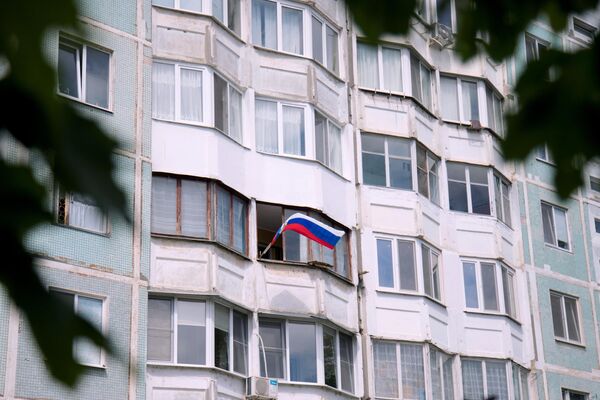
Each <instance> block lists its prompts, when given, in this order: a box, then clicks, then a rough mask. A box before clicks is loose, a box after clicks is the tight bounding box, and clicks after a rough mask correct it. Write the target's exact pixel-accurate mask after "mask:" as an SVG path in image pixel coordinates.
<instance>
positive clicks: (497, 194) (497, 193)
mask: <svg viewBox="0 0 600 400" xmlns="http://www.w3.org/2000/svg"><path fill="white" fill-rule="evenodd" d="M500 185H501V181H500V178H499V177H498V176H496V175H494V202H495V203H496V217H497V218H498V219H499V220H501V221H502V220H504V218H503V215H502V189H501V186H500Z"/></svg>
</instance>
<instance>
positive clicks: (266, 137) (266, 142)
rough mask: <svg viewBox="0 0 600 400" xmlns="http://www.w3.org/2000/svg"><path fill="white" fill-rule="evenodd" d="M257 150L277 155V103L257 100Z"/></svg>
mask: <svg viewBox="0 0 600 400" xmlns="http://www.w3.org/2000/svg"><path fill="white" fill-rule="evenodd" d="M255 118H256V121H255V122H256V125H255V130H256V149H257V150H258V151H264V152H266V153H274V154H275V153H277V152H278V151H279V150H278V144H277V142H278V139H277V103H275V102H273V101H265V100H256V103H255Z"/></svg>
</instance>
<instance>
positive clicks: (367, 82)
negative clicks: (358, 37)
mask: <svg viewBox="0 0 600 400" xmlns="http://www.w3.org/2000/svg"><path fill="white" fill-rule="evenodd" d="M356 51H357V56H356V62H357V65H358V84H359V86H362V87H365V88H371V89H377V88H378V87H379V69H378V67H377V47H376V46H371V45H368V44H365V43H360V42H358V43H357V44H356Z"/></svg>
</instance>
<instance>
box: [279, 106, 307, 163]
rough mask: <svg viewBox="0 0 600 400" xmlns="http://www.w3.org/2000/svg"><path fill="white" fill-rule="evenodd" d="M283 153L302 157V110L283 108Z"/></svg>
mask: <svg viewBox="0 0 600 400" xmlns="http://www.w3.org/2000/svg"><path fill="white" fill-rule="evenodd" d="M283 152H284V153H285V154H293V155H297V156H303V155H304V109H303V108H299V107H287V106H283Z"/></svg>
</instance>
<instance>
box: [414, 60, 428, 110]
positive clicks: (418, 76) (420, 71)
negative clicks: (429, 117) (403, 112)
mask: <svg viewBox="0 0 600 400" xmlns="http://www.w3.org/2000/svg"><path fill="white" fill-rule="evenodd" d="M410 80H411V85H412V96H413V97H414V98H415V99H417V100H418V101H419V102H420V103H421V104H422V105H423V106H425V108H427V109H428V110H431V69H429V67H427V66H426V65H425V64H424V63H423V62H422V61H421V60H420V59H419V58H418V57H417V56H415V55H414V54H413V53H411V55H410Z"/></svg>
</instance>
